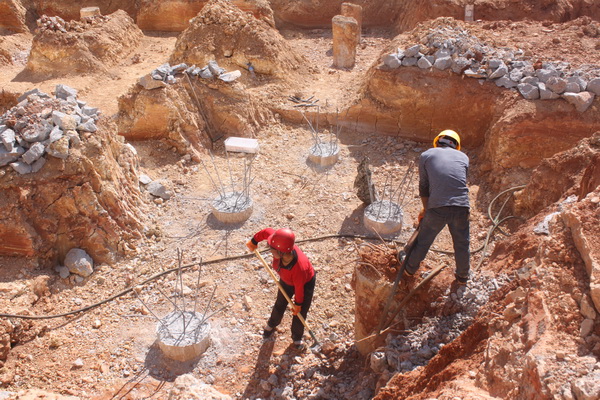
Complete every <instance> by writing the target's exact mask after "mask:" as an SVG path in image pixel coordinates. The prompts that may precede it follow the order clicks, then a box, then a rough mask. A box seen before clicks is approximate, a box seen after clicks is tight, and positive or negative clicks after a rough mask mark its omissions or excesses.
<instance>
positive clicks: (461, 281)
mask: <svg viewBox="0 0 600 400" xmlns="http://www.w3.org/2000/svg"><path fill="white" fill-rule="evenodd" d="M454 279H455V281H456V283H457V284H459V285H462V286H465V285H466V284H467V282H469V278H468V277H467V278H463V277H462V276H458V275H456V274H454Z"/></svg>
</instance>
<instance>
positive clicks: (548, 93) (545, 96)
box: [538, 82, 560, 100]
mask: <svg viewBox="0 0 600 400" xmlns="http://www.w3.org/2000/svg"><path fill="white" fill-rule="evenodd" d="M538 89H539V90H540V99H542V100H554V99H558V98H560V95H558V94H556V93H554V92H553V91H552V90H548V89H546V84H545V83H542V82H539V83H538Z"/></svg>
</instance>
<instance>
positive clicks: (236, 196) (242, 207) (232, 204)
mask: <svg viewBox="0 0 600 400" xmlns="http://www.w3.org/2000/svg"><path fill="white" fill-rule="evenodd" d="M211 206H212V214H213V215H214V216H215V218H216V219H217V220H219V222H222V223H225V224H237V223H241V222H244V221H246V220H247V219H248V218H250V215H252V209H253V204H252V199H251V198H250V197H249V196H248V195H247V194H246V193H244V192H236V191H233V192H226V193H224V194H221V195H219V196H218V197H217V198H216V199H214V200H213V201H212V203H211Z"/></svg>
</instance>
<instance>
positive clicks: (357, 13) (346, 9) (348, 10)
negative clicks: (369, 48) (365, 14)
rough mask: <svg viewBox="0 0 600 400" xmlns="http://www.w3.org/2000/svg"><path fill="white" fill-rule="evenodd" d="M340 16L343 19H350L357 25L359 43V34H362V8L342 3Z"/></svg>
mask: <svg viewBox="0 0 600 400" xmlns="http://www.w3.org/2000/svg"><path fill="white" fill-rule="evenodd" d="M341 14H342V15H343V16H344V17H352V18H354V19H355V20H356V22H357V23H358V38H359V41H360V34H361V32H362V7H361V6H359V5H358V4H352V3H342V11H341Z"/></svg>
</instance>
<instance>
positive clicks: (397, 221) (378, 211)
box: [363, 200, 404, 235]
mask: <svg viewBox="0 0 600 400" xmlns="http://www.w3.org/2000/svg"><path fill="white" fill-rule="evenodd" d="M403 216H404V213H403V212H402V207H400V206H399V205H398V204H397V203H394V202H392V201H389V200H381V201H375V202H373V203H371V204H369V205H368V206H367V208H365V212H364V215H363V221H364V224H365V226H366V227H367V228H368V229H370V230H372V231H373V232H376V233H378V234H380V235H387V234H390V233H395V232H398V231H399V230H400V229H402V218H403Z"/></svg>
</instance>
